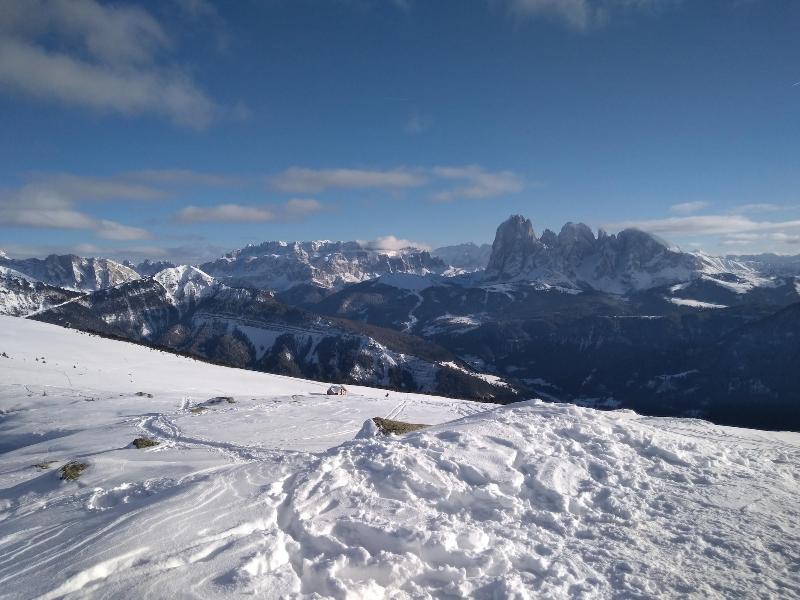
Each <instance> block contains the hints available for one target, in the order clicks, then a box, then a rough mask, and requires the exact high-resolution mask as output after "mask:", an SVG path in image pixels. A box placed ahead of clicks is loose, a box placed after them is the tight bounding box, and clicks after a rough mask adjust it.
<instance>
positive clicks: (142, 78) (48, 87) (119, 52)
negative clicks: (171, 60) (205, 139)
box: [0, 0, 217, 129]
mask: <svg viewBox="0 0 800 600" xmlns="http://www.w3.org/2000/svg"><path fill="white" fill-rule="evenodd" d="M45 40H46V42H47V48H48V49H45V47H44V45H43V42H44V41H45ZM76 44H77V45H78V47H76ZM170 46H171V40H170V39H169V37H168V36H167V34H166V33H165V31H164V30H163V29H162V27H161V26H160V25H159V23H158V22H157V21H156V20H155V19H154V18H153V17H152V16H151V15H150V14H149V13H147V12H145V11H144V10H141V9H139V8H131V7H120V6H116V5H101V4H99V3H98V2H96V1H95V0H4V2H3V4H2V5H1V7H0V89H2V88H6V89H8V90H12V91H14V92H17V93H23V94H27V95H30V96H34V97H37V98H40V99H43V100H50V101H58V102H62V103H65V104H71V105H76V106H82V107H87V108H92V109H97V110H102V111H108V112H116V113H120V114H124V115H138V114H145V113H155V114H160V115H162V116H166V117H168V118H170V119H171V120H173V121H174V122H175V123H177V124H180V125H183V126H186V127H192V128H197V129H202V128H204V127H206V126H208V124H209V123H210V122H211V120H212V119H213V117H214V114H215V112H216V111H217V108H216V106H215V104H214V102H213V101H211V100H210V99H209V98H208V97H207V96H206V94H205V93H204V92H203V91H202V90H200V89H199V88H198V87H197V86H196V85H195V83H194V82H193V81H192V79H191V77H190V76H189V75H188V74H187V73H186V72H185V71H183V70H181V69H179V68H178V67H175V66H170V67H165V66H161V65H162V64H166V61H164V60H162V58H161V54H162V53H165V52H166V51H167V50H168V49H169V47H170ZM81 47H82V50H83V51H82V52H81Z"/></svg>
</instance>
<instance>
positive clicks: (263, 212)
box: [173, 198, 325, 223]
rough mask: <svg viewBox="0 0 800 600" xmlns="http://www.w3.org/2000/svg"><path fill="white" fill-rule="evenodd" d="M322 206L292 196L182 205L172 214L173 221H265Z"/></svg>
mask: <svg viewBox="0 0 800 600" xmlns="http://www.w3.org/2000/svg"><path fill="white" fill-rule="evenodd" d="M323 210H325V207H324V206H323V205H322V204H321V203H320V202H318V201H317V200H313V199H304V198H293V199H292V200H289V201H288V202H286V203H285V204H276V205H265V204H261V205H248V204H216V205H213V206H185V207H183V208H182V209H180V210H179V211H178V212H177V213H175V215H174V216H173V221H175V222H176V223H269V222H272V221H289V220H296V219H303V218H306V217H309V216H311V215H314V214H316V213H319V212H322V211H323Z"/></svg>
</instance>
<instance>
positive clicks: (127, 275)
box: [0, 254, 139, 291]
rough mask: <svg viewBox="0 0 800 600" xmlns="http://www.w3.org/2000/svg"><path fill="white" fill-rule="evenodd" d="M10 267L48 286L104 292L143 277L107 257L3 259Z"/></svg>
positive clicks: (0, 264) (55, 256)
mask: <svg viewBox="0 0 800 600" xmlns="http://www.w3.org/2000/svg"><path fill="white" fill-rule="evenodd" d="M0 266H4V267H8V268H10V269H14V270H16V271H19V272H20V273H23V274H25V275H26V276H28V277H30V278H33V279H35V280H37V281H41V282H42V283H45V284H47V285H52V286H57V287H60V288H66V289H70V290H79V291H94V290H101V289H105V288H109V287H113V286H115V285H119V284H120V283H125V282H127V281H133V280H135V279H138V278H139V274H138V273H137V272H136V271H134V270H133V269H131V268H130V267H126V266H125V265H122V264H120V263H118V262H115V261H113V260H109V259H107V258H83V257H80V256H75V255H74V254H65V255H61V256H59V255H56V254H51V255H50V256H48V257H47V258H26V259H11V258H6V257H0Z"/></svg>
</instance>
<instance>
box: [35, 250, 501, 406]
mask: <svg viewBox="0 0 800 600" xmlns="http://www.w3.org/2000/svg"><path fill="white" fill-rule="evenodd" d="M35 318H36V319H37V320H41V321H46V322H50V323H57V324H60V325H66V326H69V327H72V328H76V329H82V330H86V331H92V332H96V333H101V334H104V335H109V336H113V337H119V338H124V339H129V340H133V341H137V342H142V343H146V344H152V345H155V346H161V347H167V348H170V349H173V350H178V351H181V352H187V353H189V354H192V355H196V356H200V357H203V358H207V359H210V360H213V361H215V362H220V363H222V364H226V365H230V366H236V367H241V368H249V369H254V370H260V371H267V372H271V373H280V374H285V375H294V376H303V377H308V378H312V379H321V380H334V381H341V382H344V383H360V384H370V385H377V386H384V387H389V388H394V389H403V390H408V391H424V392H437V393H440V394H443V395H453V394H456V393H457V394H460V395H463V396H467V397H471V398H476V399H487V400H489V399H494V400H504V399H505V400H508V399H513V398H515V391H514V390H513V389H512V388H511V387H510V386H508V385H507V384H506V383H505V382H503V381H502V380H499V379H498V378H496V377H495V378H492V377H489V378H487V376H485V375H482V374H480V373H477V372H475V371H474V370H473V369H471V368H468V367H467V366H466V364H465V363H461V362H460V361H458V359H457V358H456V357H455V356H454V355H452V354H451V353H449V352H447V351H446V350H444V349H443V348H441V347H438V346H436V345H434V344H431V343H428V342H425V341H423V340H421V339H419V338H414V337H411V336H404V335H402V334H398V333H396V332H393V331H389V330H382V329H380V328H378V327H374V326H369V325H364V324H360V323H354V322H350V321H345V320H343V319H332V318H326V317H321V316H319V315H316V314H312V313H308V312H306V311H303V310H300V309H297V308H293V307H289V306H286V305H284V304H282V303H280V302H278V301H277V300H275V298H274V297H273V295H272V292H268V291H264V290H253V289H242V288H233V287H229V286H227V285H224V284H222V283H220V282H219V281H217V280H216V279H214V278H213V277H211V276H210V275H208V274H207V273H204V272H203V271H201V270H200V269H198V268H196V267H191V266H180V267H175V268H170V269H165V270H164V271H161V272H160V273H158V274H156V275H155V276H154V277H151V278H145V279H139V280H136V281H132V282H129V283H126V284H123V285H120V286H118V287H116V288H111V289H106V290H100V291H98V292H94V293H92V294H87V295H85V296H83V297H80V298H78V299H76V300H75V301H74V302H70V303H69V304H66V305H63V306H56V307H55V308H53V309H52V310H49V311H45V312H43V313H40V314H37V315H36V317H35Z"/></svg>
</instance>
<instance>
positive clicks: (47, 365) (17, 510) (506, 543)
mask: <svg viewBox="0 0 800 600" xmlns="http://www.w3.org/2000/svg"><path fill="white" fill-rule="evenodd" d="M0 352H6V353H7V354H8V355H9V358H3V357H0V409H2V415H0V597H3V598H6V597H7V598H30V597H37V596H41V597H45V598H55V597H61V596H64V595H68V596H69V595H73V596H75V597H86V596H93V597H109V598H110V597H113V598H125V597H130V598H141V597H148V596H149V597H189V596H191V597H224V596H241V595H252V594H255V595H256V596H257V597H266V598H283V597H313V596H314V595H315V594H316V595H318V596H322V597H335V598H345V597H347V598H381V597H391V598H405V597H411V598H443V597H444V598H446V597H453V598H457V597H464V596H471V597H478V598H481V597H483V598H513V597H519V598H524V597H537V598H542V597H544V598H547V597H558V598H560V597H576V598H578V597H580V598H586V597H626V598H627V597H685V596H687V595H688V596H691V595H694V596H697V597H743V596H747V597H764V598H767V597H796V596H800V514H798V513H800V503H798V501H797V494H798V491H800V485H799V484H798V477H799V476H800V475H798V473H800V468H799V467H800V435H798V434H787V433H768V432H759V431H750V430H743V429H734V428H727V427H717V426H713V425H709V424H707V423H704V422H702V421H693V420H682V419H659V418H645V417H640V416H637V415H635V414H633V413H631V412H627V411H616V412H597V411H593V410H590V409H584V408H577V407H573V406H567V405H553V404H542V403H537V402H528V403H520V404H516V405H511V406H509V407H505V408H494V409H493V410H490V411H488V412H484V411H485V410H486V408H487V405H481V404H476V403H472V402H464V401H454V400H449V399H442V398H434V397H430V396H419V395H411V394H409V395H406V394H400V393H395V392H391V393H389V396H388V397H386V393H387V392H385V391H383V390H371V389H369V388H353V387H350V388H349V391H350V393H349V395H347V396H344V397H329V396H325V395H323V393H324V392H325V390H326V389H327V385H325V384H322V383H315V382H309V381H303V380H297V379H291V378H285V377H278V376H274V375H264V374H258V373H252V372H248V371H240V370H235V369H226V368H222V367H216V366H211V365H207V364H204V363H201V362H196V361H193V360H190V359H185V358H180V357H176V356H172V355H169V354H164V353H161V352H157V351H154V350H149V349H147V348H144V347H140V346H135V345H131V344H127V343H122V342H115V341H110V340H103V339H100V338H96V337H91V336H88V335H85V334H80V333H77V332H74V331H69V330H64V329H59V328H57V327H54V326H51V325H45V324H41V323H35V322H29V321H25V320H21V319H14V318H9V317H0ZM42 357H44V361H43V360H42ZM36 358H38V359H39V360H38V361H37V360H36ZM137 392H144V393H147V394H152V395H153V397H152V398H149V397H147V396H146V395H144V396H138V395H136V393H137ZM45 393H46V395H43V394H45ZM217 396H231V397H233V399H234V400H235V403H229V402H227V401H226V400H222V401H219V402H215V403H211V402H209V400H211V399H212V398H214V397H217ZM201 404H203V405H205V406H206V407H207V410H205V411H203V412H200V413H194V412H191V409H192V408H195V407H197V406H198V405H201ZM372 416H384V417H395V418H398V419H402V420H407V421H412V422H422V423H441V424H439V425H436V426H435V427H431V428H429V429H426V430H423V431H421V432H418V433H415V434H410V435H407V436H405V437H399V438H389V439H386V438H379V437H373V438H367V439H359V440H353V437H354V436H355V434H356V432H357V431H358V430H359V429H360V428H361V425H362V423H363V422H364V421H365V420H366V419H368V418H369V417H372ZM448 421H449V422H448ZM140 435H148V436H150V437H153V438H156V439H158V440H159V441H160V442H161V444H160V445H159V446H157V447H155V448H153V449H149V450H136V449H134V448H133V447H131V446H130V442H131V441H132V440H133V438H134V437H137V436H140ZM70 459H80V460H82V461H83V462H87V463H89V465H90V466H89V468H88V470H87V471H85V473H84V474H83V475H82V477H81V478H80V479H79V480H78V481H77V482H62V481H60V480H59V478H58V473H57V470H58V467H60V466H61V465H62V464H63V463H64V462H65V461H67V460H70ZM43 461H55V462H54V464H53V465H51V468H49V469H46V470H43V469H39V468H36V467H34V466H33V465H34V464H36V463H41V462H43Z"/></svg>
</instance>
